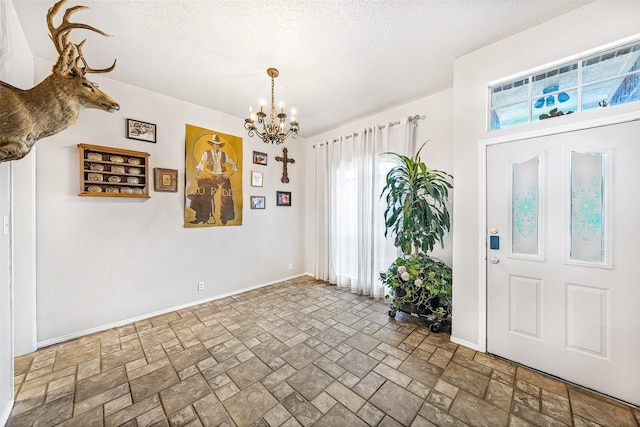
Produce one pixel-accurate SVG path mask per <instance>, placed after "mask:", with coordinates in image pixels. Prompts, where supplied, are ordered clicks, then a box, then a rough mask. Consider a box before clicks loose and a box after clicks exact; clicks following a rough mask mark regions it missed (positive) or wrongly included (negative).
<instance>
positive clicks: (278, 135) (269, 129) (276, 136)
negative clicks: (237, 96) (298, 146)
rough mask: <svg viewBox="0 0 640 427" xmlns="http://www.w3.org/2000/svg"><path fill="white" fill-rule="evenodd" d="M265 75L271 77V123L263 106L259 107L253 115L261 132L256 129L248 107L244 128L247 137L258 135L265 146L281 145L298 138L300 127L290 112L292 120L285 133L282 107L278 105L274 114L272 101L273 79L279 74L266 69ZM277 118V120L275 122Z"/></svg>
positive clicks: (273, 101) (294, 115) (251, 111)
mask: <svg viewBox="0 0 640 427" xmlns="http://www.w3.org/2000/svg"><path fill="white" fill-rule="evenodd" d="M267 74H268V75H269V77H271V111H270V119H271V121H270V122H269V123H267V122H266V121H265V118H266V117H267V114H266V113H265V112H264V104H263V105H260V111H259V112H257V113H256V114H255V116H257V117H258V124H259V125H262V132H261V131H260V130H259V129H258V128H256V123H255V122H256V121H255V117H254V114H253V110H252V108H251V107H249V117H247V118H246V119H244V128H245V129H247V130H248V131H249V136H254V135H258V136H259V137H260V138H262V141H263V142H264V143H265V144H268V143H271V144H274V143H275V144H282V143H283V142H284V141H285V139H287V138H288V137H289V135H291V136H292V137H293V138H294V139H295V138H297V137H298V129H300V126H299V124H298V122H297V121H296V114H295V112H293V111H291V114H292V116H293V117H292V120H291V122H290V123H289V127H288V128H287V129H286V131H285V120H286V118H287V115H286V114H285V113H284V107H283V106H282V104H280V112H279V113H278V114H276V106H275V100H274V98H275V97H274V79H275V78H276V77H278V75H279V74H280V73H278V70H276V69H275V68H269V69H267ZM276 118H277V120H276Z"/></svg>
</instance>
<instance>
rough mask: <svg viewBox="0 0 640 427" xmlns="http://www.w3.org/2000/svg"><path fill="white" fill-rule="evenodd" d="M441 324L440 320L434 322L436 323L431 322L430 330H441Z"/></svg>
mask: <svg viewBox="0 0 640 427" xmlns="http://www.w3.org/2000/svg"><path fill="white" fill-rule="evenodd" d="M441 326H442V325H441V323H440V322H434V323H432V324H431V326H429V330H430V331H431V332H439V331H440V327H441Z"/></svg>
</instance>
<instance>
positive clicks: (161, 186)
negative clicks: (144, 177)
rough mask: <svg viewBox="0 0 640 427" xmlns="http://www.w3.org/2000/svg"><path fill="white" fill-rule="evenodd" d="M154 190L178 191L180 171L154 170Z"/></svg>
mask: <svg viewBox="0 0 640 427" xmlns="http://www.w3.org/2000/svg"><path fill="white" fill-rule="evenodd" d="M153 189H154V190H156V191H170V192H174V193H175V192H177V191H178V170H177V169H162V168H153Z"/></svg>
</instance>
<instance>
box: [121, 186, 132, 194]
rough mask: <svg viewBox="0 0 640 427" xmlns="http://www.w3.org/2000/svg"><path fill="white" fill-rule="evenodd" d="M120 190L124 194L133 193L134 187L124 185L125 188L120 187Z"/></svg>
mask: <svg viewBox="0 0 640 427" xmlns="http://www.w3.org/2000/svg"><path fill="white" fill-rule="evenodd" d="M120 192H121V193H122V194H133V190H132V189H130V188H129V187H123V188H121V189H120Z"/></svg>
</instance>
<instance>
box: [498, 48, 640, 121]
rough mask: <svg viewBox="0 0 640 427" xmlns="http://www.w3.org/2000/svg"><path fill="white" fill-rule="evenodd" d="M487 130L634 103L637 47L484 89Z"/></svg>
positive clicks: (639, 84)
mask: <svg viewBox="0 0 640 427" xmlns="http://www.w3.org/2000/svg"><path fill="white" fill-rule="evenodd" d="M489 94H490V97H489V102H490V105H489V112H490V115H489V117H490V123H489V130H495V129H501V128H504V127H507V126H512V125H516V124H519V123H529V122H532V121H537V120H545V119H550V118H554V117H559V116H563V115H567V114H574V113H579V112H581V111H585V110H590V109H593V108H605V107H611V106H615V105H620V104H626V103H628V102H634V101H639V100H640V42H639V41H636V42H634V43H630V44H626V45H623V46H619V47H616V48H614V49H610V50H606V51H602V52H599V53H597V54H593V55H588V56H587V55H585V56H584V57H582V58H580V59H578V60H574V61H571V62H568V63H565V64H562V65H560V66H554V67H551V68H548V69H544V70H541V71H538V72H535V73H531V74H528V75H523V76H520V77H518V78H516V79H512V80H509V81H503V82H499V83H496V84H493V85H491V86H489Z"/></svg>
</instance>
